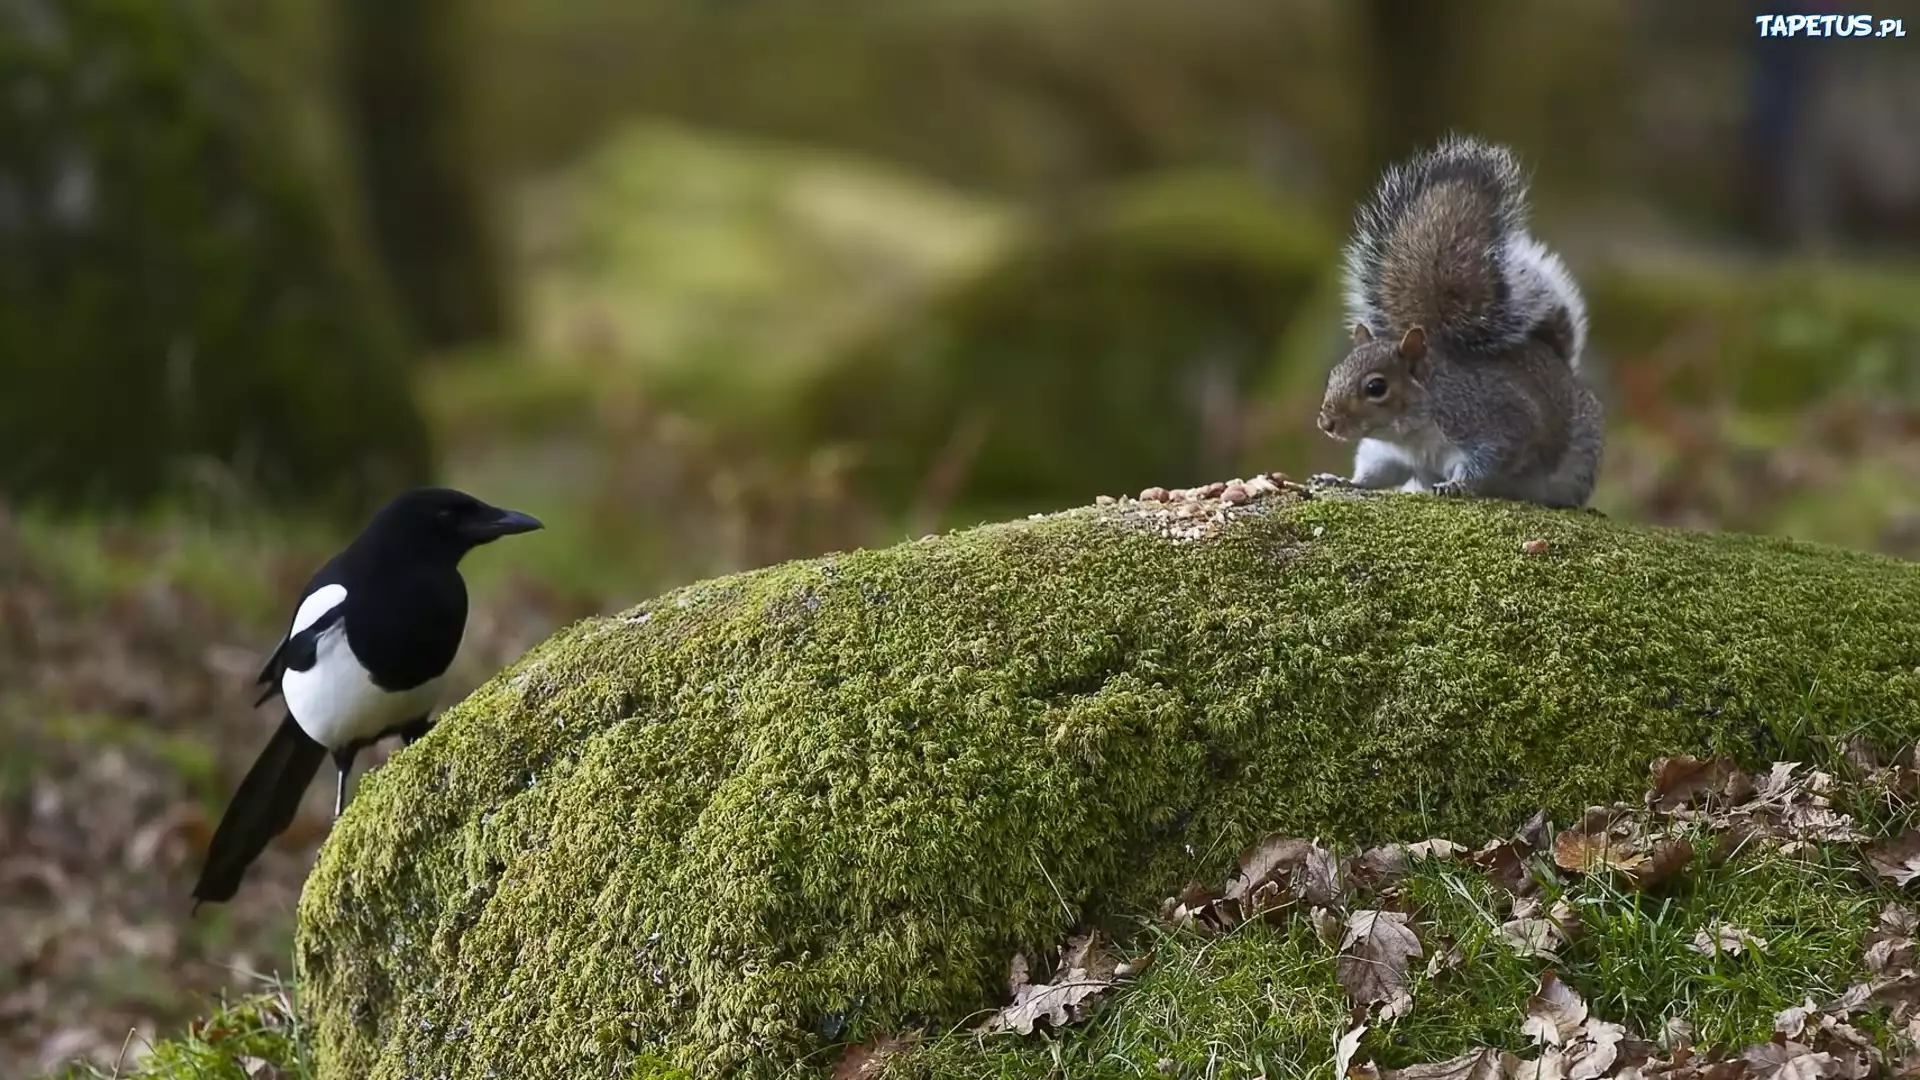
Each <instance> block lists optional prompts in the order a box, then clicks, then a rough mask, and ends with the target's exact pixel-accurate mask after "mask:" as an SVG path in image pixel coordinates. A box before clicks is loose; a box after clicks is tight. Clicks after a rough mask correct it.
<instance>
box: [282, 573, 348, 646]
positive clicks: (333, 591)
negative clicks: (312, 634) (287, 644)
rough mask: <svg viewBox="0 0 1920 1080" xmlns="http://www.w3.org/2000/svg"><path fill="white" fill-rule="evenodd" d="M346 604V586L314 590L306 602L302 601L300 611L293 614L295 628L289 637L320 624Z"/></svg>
mask: <svg viewBox="0 0 1920 1080" xmlns="http://www.w3.org/2000/svg"><path fill="white" fill-rule="evenodd" d="M346 602H347V587H346V586H345V585H322V586H320V587H319V588H317V589H315V590H313V592H312V593H310V594H308V596H307V598H306V599H305V600H302V601H300V610H298V611H296V612H294V613H293V628H292V629H291V630H288V631H287V636H288V637H292V636H294V635H295V634H298V633H299V632H300V631H302V630H305V629H306V628H307V627H309V626H312V625H313V624H314V623H317V622H319V621H320V618H321V616H323V615H325V614H326V613H327V612H329V611H332V610H333V609H334V608H337V607H339V606H340V605H341V604H344V603H346Z"/></svg>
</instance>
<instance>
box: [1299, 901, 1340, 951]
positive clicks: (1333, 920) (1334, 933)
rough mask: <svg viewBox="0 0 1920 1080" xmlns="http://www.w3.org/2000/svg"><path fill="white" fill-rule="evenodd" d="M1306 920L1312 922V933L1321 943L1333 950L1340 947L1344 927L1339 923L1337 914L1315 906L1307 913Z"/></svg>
mask: <svg viewBox="0 0 1920 1080" xmlns="http://www.w3.org/2000/svg"><path fill="white" fill-rule="evenodd" d="M1307 920H1308V921H1309V922H1311V923H1312V924H1313V935H1314V936H1315V937H1317V938H1319V939H1320V943H1321V944H1322V945H1325V946H1326V947H1327V948H1329V949H1334V950H1338V949H1339V948H1340V940H1341V938H1342V937H1343V936H1344V928H1343V927H1342V926H1341V925H1340V917H1339V916H1338V915H1335V914H1334V913H1333V912H1331V911H1328V910H1327V909H1326V908H1323V907H1317V908H1314V909H1313V910H1312V911H1310V912H1308V913H1307Z"/></svg>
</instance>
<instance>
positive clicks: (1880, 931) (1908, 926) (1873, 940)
mask: <svg viewBox="0 0 1920 1080" xmlns="http://www.w3.org/2000/svg"><path fill="white" fill-rule="evenodd" d="M1916 925H1917V924H1916V916H1915V915H1914V912H1913V911H1912V909H1910V908H1907V907H1904V906H1902V905H1900V904H1888V905H1887V906H1886V907H1884V908H1881V909H1880V922H1879V925H1878V926H1876V927H1875V928H1874V929H1873V931H1872V932H1871V933H1869V934H1868V935H1867V940H1866V943H1865V953H1864V960H1865V962H1866V967H1867V973H1868V974H1870V975H1886V974H1890V973H1892V972H1896V971H1899V970H1901V969H1903V968H1909V967H1912V966H1913V962H1914V947H1913V933H1914V930H1915V929H1916Z"/></svg>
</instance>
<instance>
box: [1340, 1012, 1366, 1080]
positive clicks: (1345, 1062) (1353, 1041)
mask: <svg viewBox="0 0 1920 1080" xmlns="http://www.w3.org/2000/svg"><path fill="white" fill-rule="evenodd" d="M1366 1033H1367V1025H1365V1024H1355V1025H1353V1029H1352V1030H1351V1031H1348V1032H1347V1033H1346V1034H1345V1035H1342V1036H1340V1038H1339V1039H1337V1040H1335V1042H1334V1044H1333V1075H1334V1076H1336V1077H1339V1076H1346V1075H1347V1072H1348V1070H1350V1069H1351V1068H1352V1067H1353V1056H1354V1055H1355V1054H1357V1053H1359V1052H1360V1037H1361V1036H1362V1035H1365V1034H1366Z"/></svg>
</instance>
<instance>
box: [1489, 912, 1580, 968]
mask: <svg viewBox="0 0 1920 1080" xmlns="http://www.w3.org/2000/svg"><path fill="white" fill-rule="evenodd" d="M1500 940H1501V941H1502V942H1505V943H1506V946H1507V948H1509V949H1512V950H1513V953H1514V955H1515V956H1519V957H1523V958H1527V959H1539V960H1557V959H1559V957H1560V953H1559V949H1560V946H1562V945H1564V944H1566V941H1567V939H1566V935H1564V934H1562V933H1561V932H1560V928H1559V927H1557V926H1555V925H1553V923H1552V922H1551V921H1550V920H1547V919H1540V918H1528V919H1509V920H1507V921H1506V922H1504V923H1502V924H1500Z"/></svg>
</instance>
